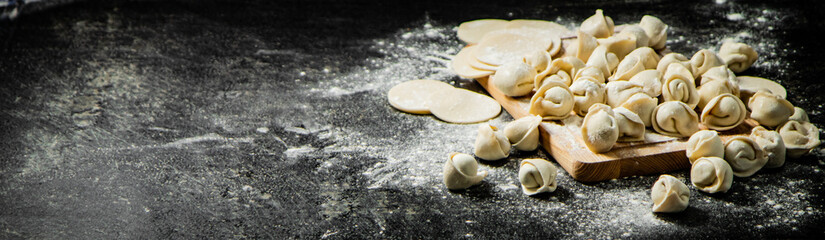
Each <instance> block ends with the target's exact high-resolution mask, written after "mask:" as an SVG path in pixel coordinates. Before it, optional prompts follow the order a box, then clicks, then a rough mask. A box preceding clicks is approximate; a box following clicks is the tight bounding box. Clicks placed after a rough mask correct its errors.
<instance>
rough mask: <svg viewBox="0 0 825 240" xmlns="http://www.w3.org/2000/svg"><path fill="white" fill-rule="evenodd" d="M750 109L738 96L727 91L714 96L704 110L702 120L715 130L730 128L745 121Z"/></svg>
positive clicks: (706, 125)
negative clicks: (746, 107)
mask: <svg viewBox="0 0 825 240" xmlns="http://www.w3.org/2000/svg"><path fill="white" fill-rule="evenodd" d="M747 116H748V110H747V109H745V104H744V103H742V100H739V98H738V97H736V96H734V95H733V94H730V93H725V94H722V95H719V96H716V97H714V98H713V99H711V100H710V102H708V105H707V106H705V108H704V109H703V110H702V115H701V116H700V120H701V121H702V124H704V125H705V127H707V128H710V129H713V130H719V131H724V130H729V129H732V128H735V127H736V126H739V124H742V123H743V122H745V118H746V117H747Z"/></svg>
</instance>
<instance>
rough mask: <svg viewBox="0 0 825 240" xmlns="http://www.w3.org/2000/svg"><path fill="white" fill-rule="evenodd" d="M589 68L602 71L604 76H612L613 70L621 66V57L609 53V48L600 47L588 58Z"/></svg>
mask: <svg viewBox="0 0 825 240" xmlns="http://www.w3.org/2000/svg"><path fill="white" fill-rule="evenodd" d="M586 64H587V66H594V67H597V68H599V70H601V71H602V75H604V76H610V74H611V73H613V70H614V69H616V67H617V66H618V65H619V57H617V56H616V54H615V53H612V52H608V51H607V47H605V46H602V45H599V46H598V47H596V48H595V49H593V53H591V54H590V57H589V58H587V62H586Z"/></svg>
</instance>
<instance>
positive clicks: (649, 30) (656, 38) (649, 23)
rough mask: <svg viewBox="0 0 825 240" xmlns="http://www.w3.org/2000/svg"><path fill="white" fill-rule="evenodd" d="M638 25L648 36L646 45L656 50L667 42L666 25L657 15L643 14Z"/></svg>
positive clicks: (660, 48)
mask: <svg viewBox="0 0 825 240" xmlns="http://www.w3.org/2000/svg"><path fill="white" fill-rule="evenodd" d="M639 27H641V28H642V29H644V31H645V33H646V34H647V37H648V46H650V47H651V48H653V49H656V50H662V49H664V48H665V44H666V43H667V30H668V26H667V25H666V24H665V23H664V22H662V20H660V19H659V18H657V17H654V16H650V15H644V16H642V20H641V21H639Z"/></svg>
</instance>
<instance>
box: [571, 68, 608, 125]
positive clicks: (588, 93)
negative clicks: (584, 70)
mask: <svg viewBox="0 0 825 240" xmlns="http://www.w3.org/2000/svg"><path fill="white" fill-rule="evenodd" d="M588 79H592V77H582V78H579V81H575V82H573V84H572V85H570V92H571V93H573V102H574V103H573V111H575V112H576V114H577V115H579V116H584V115H586V114H587V110H588V109H589V108H590V106H593V104H596V103H604V97H605V96H604V95H605V94H604V84H600V83H597V82H596V81H597V80H595V79H592V80H588Z"/></svg>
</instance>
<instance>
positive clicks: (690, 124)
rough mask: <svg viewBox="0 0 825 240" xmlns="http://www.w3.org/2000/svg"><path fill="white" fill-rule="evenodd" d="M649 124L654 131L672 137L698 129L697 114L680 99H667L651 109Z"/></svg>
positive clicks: (684, 135) (688, 134) (689, 134)
mask: <svg viewBox="0 0 825 240" xmlns="http://www.w3.org/2000/svg"><path fill="white" fill-rule="evenodd" d="M650 121H651V125H653V129H654V130H656V132H658V133H661V134H662V135H666V136H672V137H688V136H691V135H693V134H694V133H696V132H697V131H699V116H697V115H696V112H694V111H693V108H692V107H690V106H688V105H687V104H685V103H683V102H681V101H667V102H664V103H662V104H659V106H656V109H654V110H653V114H652V115H651V119H650Z"/></svg>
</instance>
